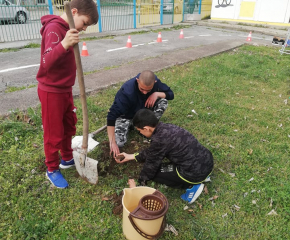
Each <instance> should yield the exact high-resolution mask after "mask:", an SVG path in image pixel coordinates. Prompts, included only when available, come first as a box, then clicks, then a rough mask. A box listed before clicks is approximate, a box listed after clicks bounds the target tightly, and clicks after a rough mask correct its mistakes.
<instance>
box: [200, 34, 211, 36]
mask: <svg viewBox="0 0 290 240" xmlns="http://www.w3.org/2000/svg"><path fill="white" fill-rule="evenodd" d="M198 36H200V37H210V36H211V34H207V35H198Z"/></svg>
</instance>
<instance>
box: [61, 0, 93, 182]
mask: <svg viewBox="0 0 290 240" xmlns="http://www.w3.org/2000/svg"><path fill="white" fill-rule="evenodd" d="M64 9H65V13H66V15H67V18H68V22H69V27H70V28H75V24H74V20H73V16H72V13H71V9H70V3H69V2H65V3H64ZM73 49H74V55H75V61H76V66H77V76H78V82H79V88H80V97H81V103H82V111H83V141H82V146H81V147H80V148H78V149H77V151H73V157H74V160H75V165H76V169H77V171H78V173H79V175H80V176H81V177H82V178H83V179H84V180H86V181H87V182H89V183H91V184H97V182H98V168H97V167H98V161H97V160H94V159H92V158H88V157H87V152H88V138H89V131H88V129H89V120H88V109H87V100H86V92H85V83H84V74H83V67H82V62H81V56H80V50H79V44H75V45H74V47H73Z"/></svg>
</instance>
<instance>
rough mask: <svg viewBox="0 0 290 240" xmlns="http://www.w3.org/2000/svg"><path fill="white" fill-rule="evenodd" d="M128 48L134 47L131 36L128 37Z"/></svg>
mask: <svg viewBox="0 0 290 240" xmlns="http://www.w3.org/2000/svg"><path fill="white" fill-rule="evenodd" d="M126 47H127V48H131V47H132V42H131V36H128V40H127V45H126Z"/></svg>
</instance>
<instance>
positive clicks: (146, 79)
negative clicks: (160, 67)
mask: <svg viewBox="0 0 290 240" xmlns="http://www.w3.org/2000/svg"><path fill="white" fill-rule="evenodd" d="M139 80H140V81H142V83H143V84H145V85H146V86H151V85H152V84H154V82H155V74H154V73H153V72H152V71H150V70H145V71H143V72H141V74H140V76H139Z"/></svg>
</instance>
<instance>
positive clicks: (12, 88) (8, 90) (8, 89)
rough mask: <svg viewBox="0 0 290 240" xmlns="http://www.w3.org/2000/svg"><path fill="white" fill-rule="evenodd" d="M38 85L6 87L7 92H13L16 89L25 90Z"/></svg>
mask: <svg viewBox="0 0 290 240" xmlns="http://www.w3.org/2000/svg"><path fill="white" fill-rule="evenodd" d="M35 86H36V85H35V84H34V85H29V86H27V87H8V88H6V89H5V93H11V92H16V91H20V90H23V89H27V88H33V87H35Z"/></svg>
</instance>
